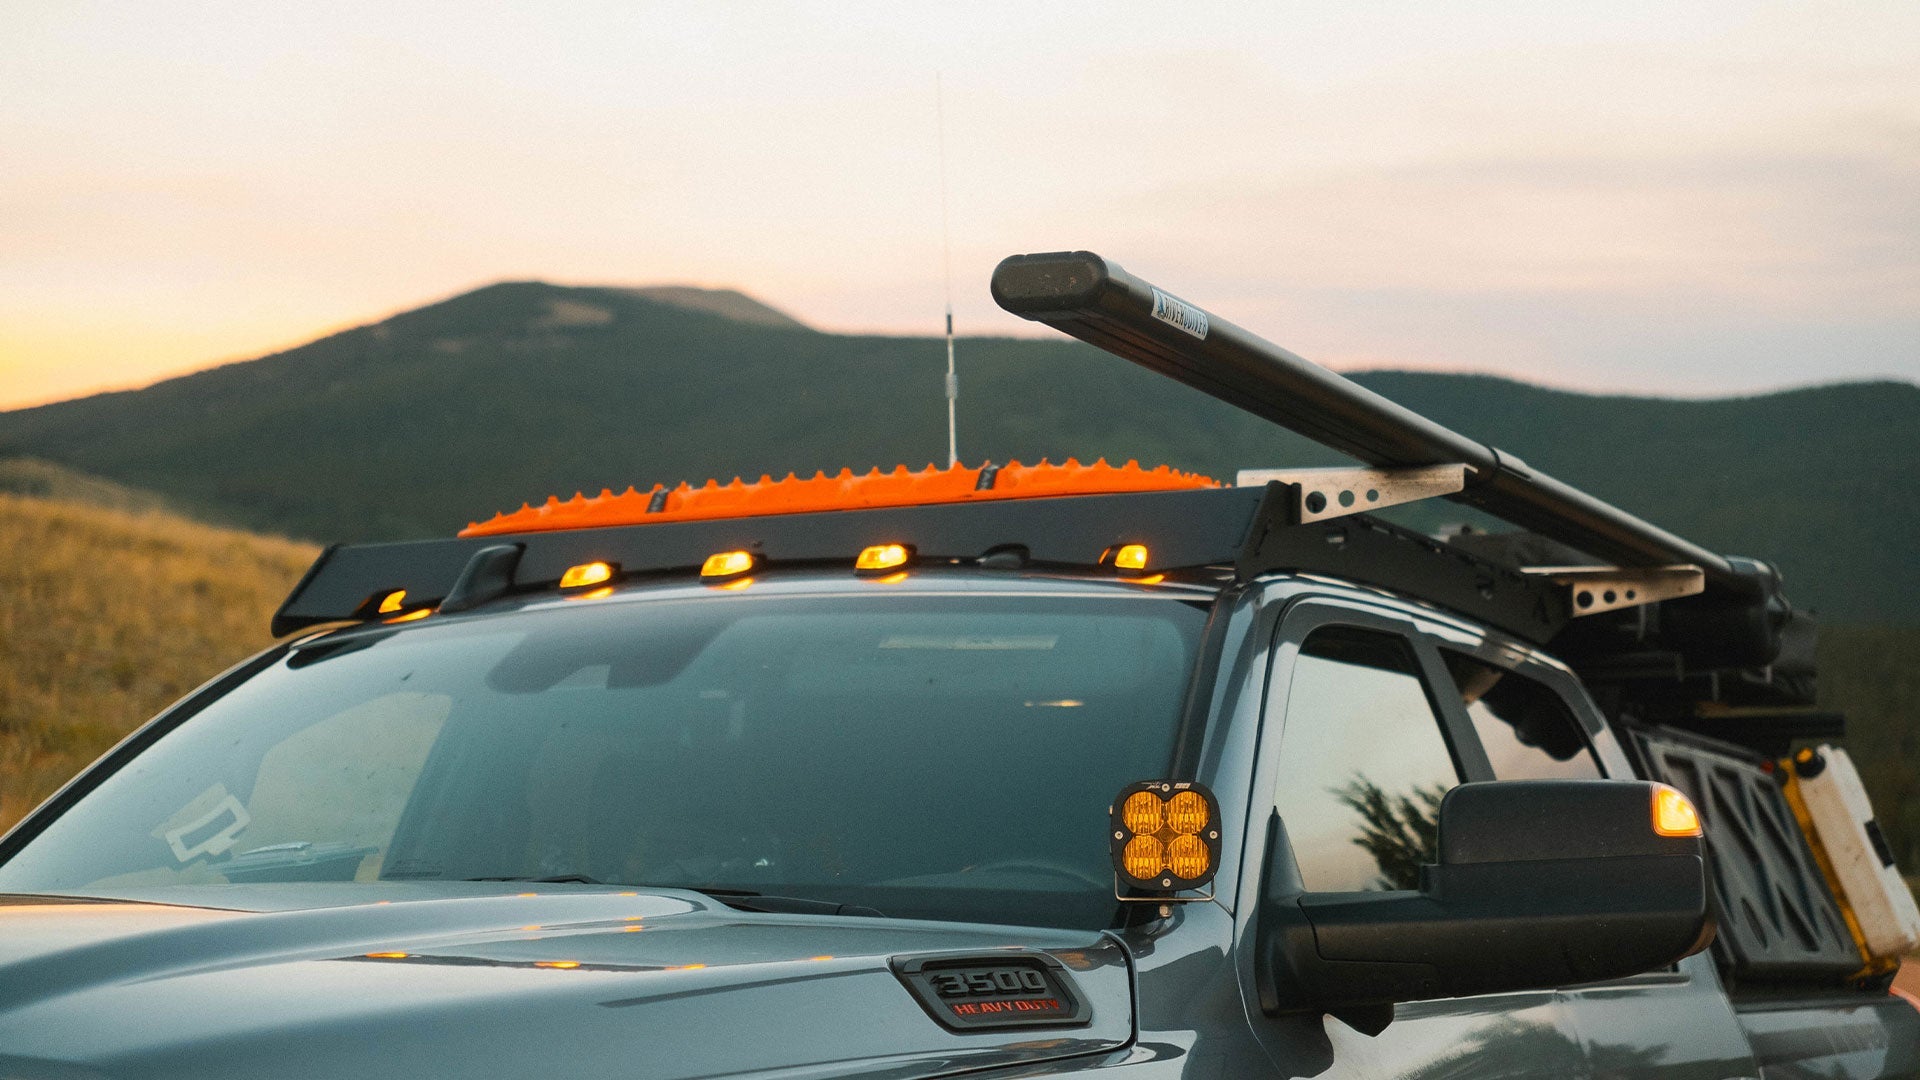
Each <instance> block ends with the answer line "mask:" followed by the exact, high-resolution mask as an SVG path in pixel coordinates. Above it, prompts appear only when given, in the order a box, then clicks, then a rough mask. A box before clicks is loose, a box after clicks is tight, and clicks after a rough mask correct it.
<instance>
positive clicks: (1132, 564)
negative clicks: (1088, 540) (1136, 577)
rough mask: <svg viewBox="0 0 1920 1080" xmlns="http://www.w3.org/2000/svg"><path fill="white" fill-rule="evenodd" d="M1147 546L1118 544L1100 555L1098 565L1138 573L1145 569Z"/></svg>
mask: <svg viewBox="0 0 1920 1080" xmlns="http://www.w3.org/2000/svg"><path fill="white" fill-rule="evenodd" d="M1147 558H1148V555H1147V545H1145V544H1118V545H1115V546H1114V547H1110V548H1108V549H1107V550H1105V551H1103V552H1101V553H1100V565H1102V566H1111V567H1113V568H1114V569H1115V570H1130V571H1133V572H1135V573H1138V572H1140V571H1142V570H1145V569H1146V568H1147Z"/></svg>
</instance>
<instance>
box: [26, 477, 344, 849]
mask: <svg viewBox="0 0 1920 1080" xmlns="http://www.w3.org/2000/svg"><path fill="white" fill-rule="evenodd" d="M43 475H46V478H48V479H50V480H58V479H59V476H58V474H43ZM0 551H4V552H6V553H7V554H6V558H4V559H0V643H4V647H0V831H4V830H5V829H7V828H9V827H11V826H12V825H13V823H14V822H16V821H18V820H19V819H20V818H21V816H23V815H24V814H25V813H26V812H27V811H28V810H30V809H32V808H33V807H34V806H35V805H36V804H38V803H39V802H40V800H41V799H43V798H45V797H46V796H48V795H50V794H52V793H53V791H54V790H55V789H56V788H58V787H59V786H60V785H61V784H63V783H65V782H66V780H67V778H68V777H70V776H72V775H73V774H74V773H75V772H76V771H78V770H79V769H80V768H81V767H82V766H84V765H86V764H87V763H88V762H90V761H92V760H93V759H94V758H96V757H98V756H99V755H100V754H101V753H102V752H103V751H105V750H106V749H107V748H108V747H109V746H112V745H113V744H114V743H115V742H118V741H119V739H120V738H121V736H123V735H125V734H126V733H127V732H129V731H131V730H133V728H134V727H136V726H138V725H139V724H140V723H142V722H144V721H145V720H146V719H147V718H148V717H150V716H152V715H153V714H154V713H156V712H158V711H159V710H160V709H161V708H162V707H163V706H165V705H167V704H168V703H170V702H172V701H174V700H175V699H177V698H179V697H180V696H181V695H183V694H185V693H186V692H187V691H189V690H191V689H193V688H194V687H195V686H197V685H199V684H200V683H202V682H204V681H206V680H207V679H209V678H211V677H212V676H214V675H217V674H219V673H220V672H221V671H222V670H224V669H226V668H227V667H228V666H230V665H232V664H233V663H234V662H235V661H237V660H239V659H241V658H242V657H244V656H246V655H247V654H248V653H251V652H254V651H257V650H258V649H260V648H261V647H263V646H265V645H266V644H267V643H268V642H269V640H270V639H269V637H268V636H267V619H268V616H269V615H271V614H272V612H273V609H274V608H275V607H277V606H278V605H279V603H280V601H281V600H282V599H283V598H284V597H285V595H286V592H287V590H288V589H290V588H291V587H292V586H293V583H294V582H295V581H296V580H298V579H299V576H300V574H301V573H302V572H304V571H305V570H306V568H307V566H308V564H309V563H311V562H312V561H313V558H314V556H315V555H316V554H318V552H317V550H316V549H315V548H313V547H310V546H308V545H305V544H299V543H294V542H291V541H287V540H279V539H274V538H270V537H265V536H255V535H251V534H248V533H241V532H233V531H229V530H225V529H216V528H210V527H208V526H205V525H200V524H197V523H194V522H191V521H187V520H185V519H183V518H180V517H176V516H173V515H170V514H166V513H163V512H158V511H146V512H133V511H129V510H125V509H113V508H109V507H98V506H86V505H81V504H77V503H71V502H59V501H53V500H47V499H40V498H33V497H23V496H19V495H10V494H0Z"/></svg>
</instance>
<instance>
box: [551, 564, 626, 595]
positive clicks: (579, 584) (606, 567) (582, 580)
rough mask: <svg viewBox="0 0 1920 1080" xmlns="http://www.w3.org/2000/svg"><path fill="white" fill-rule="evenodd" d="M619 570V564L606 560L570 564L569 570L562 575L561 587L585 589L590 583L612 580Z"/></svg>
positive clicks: (596, 583) (595, 583)
mask: <svg viewBox="0 0 1920 1080" xmlns="http://www.w3.org/2000/svg"><path fill="white" fill-rule="evenodd" d="M619 570H620V567H619V566H618V565H616V564H614V563H604V562H590V563H581V564H580V565H579V566H569V567H567V572H566V573H564V574H561V575H560V587H561V588H563V589H584V588H586V587H587V586H589V585H599V584H601V583H602V582H607V581H612V580H613V575H614V574H616V573H618V572H619Z"/></svg>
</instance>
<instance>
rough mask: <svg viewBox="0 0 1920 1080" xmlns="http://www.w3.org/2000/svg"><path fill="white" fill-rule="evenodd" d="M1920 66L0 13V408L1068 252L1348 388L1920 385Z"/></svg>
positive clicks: (1452, 46) (756, 12)
mask: <svg viewBox="0 0 1920 1080" xmlns="http://www.w3.org/2000/svg"><path fill="white" fill-rule="evenodd" d="M1917 72H1920V4H1915V3H1912V2H1911V0H1896V2H1875V0H1858V2H1849V3H1845V4H1839V3H1827V4H1809V3H1792V4H1786V3H1765V2H1718V0H1703V2H1696V3H1689V4H1672V3H1659V4H1654V3H1638V2H1622V3H1615V4H1610V5H1559V4H1539V3H1521V2H1484V3H1471V4H1457V5H1417V4H1412V3H1386V2H1379V0H1339V2H1331V0H1329V2H1295V3H1288V2H1278V3H1266V4H1253V3H1245V4H1239V5H1214V4H1205V3H1183V4H1136V3H1122V2H1103V3H1086V4H1075V3H1055V4H1045V5H1042V4H1033V3H1017V4H1016V3H970V4H947V5H939V6H937V8H936V6H934V5H906V4H899V3H861V2H850V0H835V2H832V3H818V4H803V3H791V4H783V3H736V4H726V5H722V4H693V3H689V4H647V3H638V2H632V0H626V2H601V0H580V2H574V3H565V4H551V3H543V4H531V3H529V4H523V5H510V4H484V3H472V2H467V3H459V4H454V3H447V4H439V3H405V2H394V0H382V2H378V3H363V2H358V0H337V2H334V3H328V4H296V3H280V2H272V0H246V2H241V3H190V2H185V0H178V2H176V3H173V4H169V5H129V4H124V3H87V2H83V0H0V408H11V407H19V406H24V405H30V404H35V403H40V402H46V401H52V400H58V399H63V398H68V397H74V396H78V395H82V394H85V393H90V392H95V391H98V390H101V389H107V388H120V387H128V386H138V385H144V384H146V383H150V382H152V381H154V380H156V379H159V378H162V377H165V376H168V375H173V374H179V373H182V372H186V371H190V370H194V369H197V368H201V367H205V366H209V365H211V364H215V363H220V362H227V361H232V360H236V359H244V358H249V357H253V356H259V355H264V354H267V353H270V352H274V351H277V350H279V349H283V348H287V347H290V346H293V345H297V344H300V343H302V342H304V341H308V340H311V339H313V338H315V337H318V336H321V335H323V334H325V333H328V332H331V331H334V330H338V329H342V328H345V327H348V326H353V325H358V324H362V323H366V322H371V321H375V320H378V319H380V318H382V317H385V316H387V315H390V314H393V313H395V312H398V311H401V310H405V309H407V308H411V307H414V306H417V305H419V304H422V303H427V302H431V301H433V300H437V299H442V298H445V297H447V296H451V295H454V294H457V293H460V292H463V291H466V290H467V289H470V288H474V287H478V286H480V285H484V284H487V283H489V282H493V281H498V280H502V279H528V278H537V279H542V280H547V281H554V282H560V283H567V284H631V285H641V284H660V283H689V284H698V285H712V286H727V287H735V288H739V289H741V290H742V291H745V292H748V293H750V294H752V295H754V296H756V297H758V298H760V299H762V300H764V301H766V302H768V303H770V304H772V305H774V306H775V307H778V308H780V309H782V310H784V311H786V312H788V313H789V314H792V315H794V316H795V317H797V318H800V319H802V320H804V321H806V322H808V323H809V324H811V325H814V326H816V327H819V328H821V329H828V330H842V331H853V332H889V333H901V332H907V333H927V334H933V333H938V332H939V330H940V328H941V321H942V320H941V311H942V307H943V304H944V303H945V297H946V280H947V278H948V267H950V275H951V282H952V298H953V300H952V302H953V306H954V309H955V319H956V324H957V328H958V330H959V332H960V333H961V334H963V335H976V334H1044V333H1046V332H1047V331H1044V330H1042V329H1040V328H1038V327H1036V326H1034V325H1033V324H1030V323H1025V322H1022V321H1021V320H1018V319H1016V318H1014V317H1012V316H1009V315H1006V314H1004V313H1002V312H1000V311H999V310H998V309H997V308H995V307H994V305H993V303H992V300H991V299H990V298H989V296H988V295H987V281H988V278H989V275H990V274H991V272H992V268H993V266H994V264H995V263H996V262H998V261H999V259H1001V258H1002V257H1004V256H1006V255H1010V254H1014V253H1018V252H1031V251H1049V250H1060V249H1067V248H1087V249H1091V250H1094V251H1098V252H1100V253H1101V254H1103V255H1106V256H1107V257H1109V258H1111V259H1113V260H1114V261H1116V262H1118V263H1120V264H1122V265H1123V266H1125V267H1126V268H1127V269H1128V270H1130V271H1132V272H1133V273H1135V274H1136V275H1139V276H1141V277H1144V278H1146V279H1148V280H1150V281H1152V282H1154V283H1156V284H1158V285H1160V286H1162V287H1164V288H1166V289H1167V290H1168V291H1170V292H1173V293H1175V294H1177V295H1180V296H1182V297H1184V298H1186V299H1188V300H1191V301H1194V302H1196V303H1198V304H1200V305H1202V306H1203V307H1205V308H1207V309H1208V310H1209V311H1211V312H1213V313H1214V314H1215V315H1216V316H1218V317H1221V318H1226V319H1229V320H1231V321H1233V322H1236V323H1239V324H1240V325H1242V326H1245V327H1247V328H1249V329H1251V330H1253V331H1255V332H1257V333H1260V334H1262V335H1264V336H1266V337H1268V338H1270V339H1271V340H1274V341H1276V342H1278V343H1279V344H1282V345H1284V346H1286V347H1288V348H1289V349H1292V350H1293V351H1295V352H1297V353H1300V354H1301V355H1304V356H1306V357H1307V358H1309V359H1313V360H1317V361H1319V362H1322V363H1325V364H1328V365H1329V366H1332V367H1335V368H1339V369H1343V370H1352V369H1366V368H1421V369H1435V370H1459V371H1486V372H1493V373H1497V374H1503V375H1509V376H1512V377H1516V378H1522V379H1526V380H1529V381H1532V382H1537V383H1544V384H1548V385H1554V386H1562V387H1569V388H1574V389H1582V390H1593V391H1604V392H1630V393H1648V394H1663V395H1679V396H1710V395H1723V394H1736V393H1738V394H1744V393H1756V392H1764V391H1767V390H1771V389H1777V388H1781V387H1788V386H1797V385H1805V384H1809V383H1819V382H1832V381H1840V380H1857V379H1871V378H1894V379H1902V380H1907V381H1915V380H1920V76H1917V75H1916V73H1917ZM936 85H937V87H938V93H936ZM943 159H944V168H943V166H942V162H943ZM943 177H944V183H943ZM943 187H944V190H945V192H946V195H945V199H944V205H945V213H944V221H945V227H944V229H943V209H942V207H943V199H942V190H943ZM943 232H944V234H945V235H946V236H947V237H948V238H950V247H951V256H950V259H949V258H947V257H945V256H943ZM962 362H963V364H964V358H963V361H962Z"/></svg>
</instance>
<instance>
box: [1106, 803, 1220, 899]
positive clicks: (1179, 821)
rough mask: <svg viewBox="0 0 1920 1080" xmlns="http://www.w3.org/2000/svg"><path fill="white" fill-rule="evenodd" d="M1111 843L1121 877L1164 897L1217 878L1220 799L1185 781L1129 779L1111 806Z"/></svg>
mask: <svg viewBox="0 0 1920 1080" xmlns="http://www.w3.org/2000/svg"><path fill="white" fill-rule="evenodd" d="M1108 818H1109V825H1108V827H1109V832H1108V837H1109V847H1110V849H1111V852H1110V853H1111V855H1112V857H1113V872H1114V877H1115V878H1116V880H1117V882H1118V883H1119V884H1122V885H1129V886H1132V887H1133V888H1134V889H1136V890H1144V891H1146V892H1148V893H1152V894H1155V895H1152V896H1135V897H1123V899H1135V900H1165V899H1167V898H1168V894H1171V893H1173V892H1176V891H1178V890H1181V889H1197V888H1200V887H1201V886H1203V885H1205V884H1207V883H1208V882H1210V881H1212V880H1213V875H1214V873H1215V872H1216V871H1217V870H1218V869H1219V866H1220V803H1219V801H1218V800H1216V799H1215V798H1214V797H1213V793H1212V792H1211V791H1208V790H1207V789H1206V788H1204V787H1202V786H1200V785H1199V784H1195V783H1191V782H1189V781H1185V780H1144V781H1141V782H1139V783H1135V784H1129V785H1127V787H1126V789H1125V790H1123V791H1121V792H1120V795H1119V797H1118V798H1116V799H1114V801H1113V806H1112V807H1111V808H1109V810H1108Z"/></svg>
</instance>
